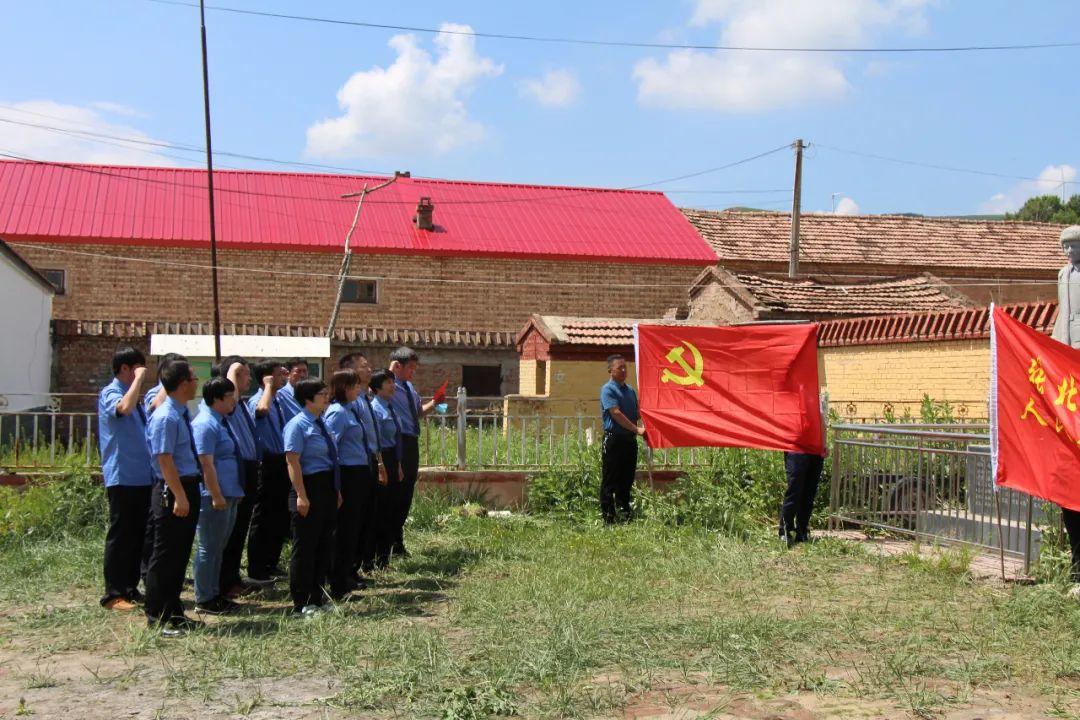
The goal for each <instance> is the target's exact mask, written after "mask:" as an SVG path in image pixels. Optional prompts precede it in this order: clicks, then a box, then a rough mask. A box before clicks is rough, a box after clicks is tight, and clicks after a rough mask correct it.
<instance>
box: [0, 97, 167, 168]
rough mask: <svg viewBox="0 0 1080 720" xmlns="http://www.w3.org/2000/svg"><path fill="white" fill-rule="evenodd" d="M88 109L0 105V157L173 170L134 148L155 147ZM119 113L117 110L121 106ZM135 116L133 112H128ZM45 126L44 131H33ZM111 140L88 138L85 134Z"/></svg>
mask: <svg viewBox="0 0 1080 720" xmlns="http://www.w3.org/2000/svg"><path fill="white" fill-rule="evenodd" d="M97 105H98V104H97V103H92V104H91V105H90V106H81V105H66V104H63V103H58V102H54V101H52V100H26V101H23V102H2V101H0V120H7V121H10V122H0V152H5V153H10V154H13V155H19V156H22V157H26V158H30V159H32V160H51V161H58V162H85V163H103V164H115V165H175V164H177V163H176V161H175V160H172V159H170V158H167V157H165V156H163V155H159V154H158V153H157V152H155V151H154V148H153V147H152V146H149V145H144V144H140V142H127V141H125V140H117V139H115V138H130V139H131V140H134V141H141V142H143V143H145V142H160V141H156V140H155V139H154V138H153V137H151V136H150V135H147V134H146V133H144V132H143V131H141V130H139V129H138V128H135V127H133V126H131V125H127V124H124V123H118V122H111V121H109V120H107V119H105V118H104V117H103V116H102V114H101V112H99V111H98V109H97V107H96V106H97ZM121 107H122V106H121ZM132 112H135V111H132ZM34 125H45V126H48V127H49V128H56V129H55V130H54V129H46V128H43V127H33V126H34ZM80 133H94V134H96V135H109V136H112V137H109V138H101V137H93V136H91V135H89V134H80Z"/></svg>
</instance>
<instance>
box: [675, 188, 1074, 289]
mask: <svg viewBox="0 0 1080 720" xmlns="http://www.w3.org/2000/svg"><path fill="white" fill-rule="evenodd" d="M683 213H684V214H685V215H686V217H687V219H689V220H690V222H691V223H693V225H694V227H696V228H697V230H698V232H700V233H701V236H702V237H703V238H705V240H707V241H708V243H709V245H710V246H712V248H713V250H714V251H715V252H716V257H717V259H718V261H719V264H720V265H723V266H724V267H726V268H727V269H728V270H730V271H732V272H734V273H753V274H757V275H765V276H774V277H775V276H786V275H787V269H788V258H789V244H790V238H791V216H790V214H789V213H776V212H732V211H713V210H692V209H683ZM1062 228H1063V226H1062V225H1056V224H1054V223H1035V222H1012V221H1001V220H957V219H951V218H928V217H912V216H906V215H825V214H806V215H803V216H802V217H801V221H800V226H799V246H800V262H799V270H800V274H801V275H811V276H815V277H818V278H821V279H823V280H824V281H826V282H829V283H852V284H853V283H857V282H860V281H862V280H867V279H874V278H877V279H880V278H886V277H898V276H911V275H916V274H921V273H930V274H932V275H934V276H935V277H938V278H941V279H942V280H944V281H945V282H947V283H949V284H951V285H952V286H953V287H954V288H955V289H957V290H959V291H960V292H962V293H964V294H965V295H967V296H970V297H971V298H972V299H974V300H975V301H976V302H978V303H980V304H982V303H989V302H991V301H992V302H997V303H999V304H1003V303H1004V304H1007V303H1024V302H1032V301H1037V300H1054V299H1056V298H1057V288H1056V279H1057V271H1058V269H1060V268H1061V267H1062V266H1063V265H1064V264H1065V262H1066V260H1065V256H1064V255H1063V254H1062V251H1061V244H1060V241H1059V238H1060V236H1061V230H1062ZM912 309H914V308H912Z"/></svg>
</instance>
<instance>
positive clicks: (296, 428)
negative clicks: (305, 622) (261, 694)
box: [284, 378, 342, 615]
mask: <svg viewBox="0 0 1080 720" xmlns="http://www.w3.org/2000/svg"><path fill="white" fill-rule="evenodd" d="M295 390H296V400H297V402H299V403H303V407H304V409H303V410H301V411H300V412H299V413H298V414H297V415H296V417H294V418H293V419H292V420H290V421H289V422H288V423H287V424H286V425H285V433H284V439H285V458H286V462H287V463H288V467H289V481H290V482H291V483H292V492H290V493H289V509H290V510H291V511H292V541H293V545H292V556H291V557H290V558H289V594H290V595H291V596H292V601H293V611H294V612H295V613H297V614H303V615H311V614H314V613H317V612H319V610H320V608H321V606H322V605H323V603H324V600H325V596H326V592H325V589H324V585H325V583H326V580H327V574H328V573H329V571H330V566H331V562H332V560H333V553H334V530H335V528H336V526H337V511H338V508H340V507H341V500H342V498H341V476H340V471H341V468H340V465H339V463H338V450H337V444H336V443H335V442H334V439H333V437H332V436H331V435H330V430H329V429H328V428H327V427H326V424H325V423H324V422H323V418H322V414H323V412H324V411H325V410H326V407H327V405H328V404H329V401H330V391H329V390H328V389H327V388H326V385H325V384H323V382H322V381H321V380H318V379H315V378H305V379H304V380H301V381H300V382H298V383H297V384H296V388H295Z"/></svg>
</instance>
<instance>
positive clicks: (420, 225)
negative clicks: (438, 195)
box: [413, 197, 435, 230]
mask: <svg viewBox="0 0 1080 720" xmlns="http://www.w3.org/2000/svg"><path fill="white" fill-rule="evenodd" d="M434 212H435V205H434V204H433V203H432V202H431V198H429V197H422V198H420V202H418V203H417V204H416V217H414V218H413V225H415V226H416V229H417V230H434V229H435V223H434V221H433V219H432V215H433V214H434Z"/></svg>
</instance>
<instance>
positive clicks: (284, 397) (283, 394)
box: [276, 383, 304, 422]
mask: <svg viewBox="0 0 1080 720" xmlns="http://www.w3.org/2000/svg"><path fill="white" fill-rule="evenodd" d="M276 397H277V399H278V401H279V402H280V407H281V411H282V413H283V414H284V416H285V422H289V421H290V420H292V419H293V418H294V417H296V416H297V415H298V414H299V413H300V411H301V410H303V409H304V408H302V407H300V403H298V402H296V388H294V387H293V386H292V385H290V384H289V383H285V387H283V388H281V389H280V390H278V391H277V395H276Z"/></svg>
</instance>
